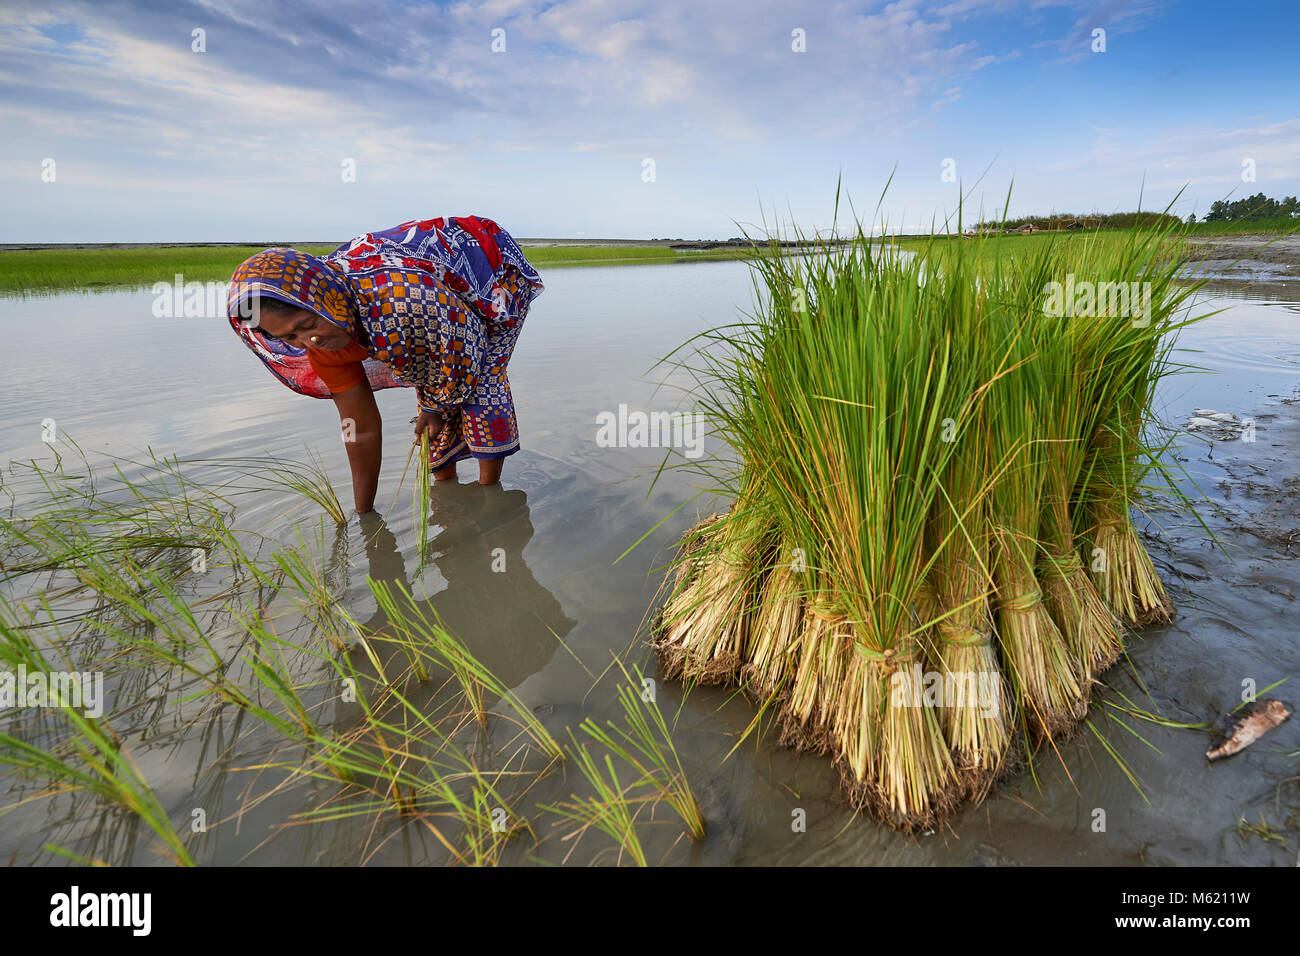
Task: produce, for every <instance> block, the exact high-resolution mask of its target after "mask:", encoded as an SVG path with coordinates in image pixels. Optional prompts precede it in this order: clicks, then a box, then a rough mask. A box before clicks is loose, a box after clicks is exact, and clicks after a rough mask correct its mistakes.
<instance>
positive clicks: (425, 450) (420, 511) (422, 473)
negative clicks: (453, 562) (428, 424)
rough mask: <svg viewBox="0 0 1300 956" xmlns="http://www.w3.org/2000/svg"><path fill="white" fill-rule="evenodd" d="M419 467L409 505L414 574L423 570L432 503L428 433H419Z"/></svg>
mask: <svg viewBox="0 0 1300 956" xmlns="http://www.w3.org/2000/svg"><path fill="white" fill-rule="evenodd" d="M419 448H420V465H419V468H418V469H417V472H416V481H415V489H414V498H413V500H412V503H411V511H412V517H413V518H414V519H415V540H416V542H417V543H418V547H419V549H420V550H419V555H420V560H419V565H418V566H417V568H416V572H415V573H416V574H419V573H420V571H422V570H423V569H424V560H425V556H426V555H427V554H428V551H429V509H430V508H431V507H432V502H431V501H430V499H429V494H430V483H431V482H432V481H433V472H432V471H431V470H430V468H429V433H428V432H427V431H426V432H421V433H420V445H419Z"/></svg>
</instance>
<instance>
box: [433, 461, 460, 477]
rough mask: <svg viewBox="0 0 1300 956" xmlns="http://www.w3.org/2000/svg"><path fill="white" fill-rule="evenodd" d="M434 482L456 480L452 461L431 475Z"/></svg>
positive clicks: (454, 464) (454, 466)
mask: <svg viewBox="0 0 1300 956" xmlns="http://www.w3.org/2000/svg"><path fill="white" fill-rule="evenodd" d="M433 480H434V481H455V480H456V463H455V462H454V461H453V462H452V463H451V464H450V465H446V466H445V467H442V468H439V469H438V470H437V471H435V472H434V473H433Z"/></svg>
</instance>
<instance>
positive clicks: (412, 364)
mask: <svg viewBox="0 0 1300 956" xmlns="http://www.w3.org/2000/svg"><path fill="white" fill-rule="evenodd" d="M541 291H542V280H541V277H540V276H539V275H538V274H537V271H536V270H535V269H533V267H532V266H531V265H530V264H529V263H528V260H527V259H525V258H524V254H523V252H522V251H521V250H520V248H519V246H518V245H516V244H515V241H514V239H512V238H511V236H510V234H509V233H508V232H506V231H505V230H503V229H502V228H501V227H500V226H498V225H497V224H496V223H495V222H493V221H492V220H490V219H481V218H479V217H476V216H459V217H452V218H449V219H442V218H439V219H426V220H419V221H416V220H413V221H411V222H406V223H402V224H401V225H400V226H394V227H393V228H392V229H385V230H383V231H380V232H373V233H368V234H366V235H364V236H360V237H358V238H356V239H353V240H352V241H351V242H349V243H346V244H345V245H343V246H340V247H339V248H338V249H336V250H334V251H333V252H331V253H330V254H329V255H326V256H322V257H320V258H317V257H316V256H311V255H307V254H306V253H303V252H298V251H297V250H294V249H279V248H277V249H267V250H266V251H264V252H260V253H258V254H257V255H255V256H253V257H251V258H250V259H248V260H246V261H245V262H244V263H243V264H242V265H240V266H239V268H238V269H236V270H235V274H234V276H233V277H232V279H231V285H230V294H229V297H228V299H227V314H228V318H229V320H230V323H231V326H232V327H233V328H234V330H235V331H236V332H237V333H238V334H239V336H240V337H241V338H242V339H243V340H244V344H245V345H247V346H248V347H249V348H250V349H252V350H253V352H254V353H255V354H256V355H257V357H258V358H260V359H261V360H262V362H263V363H264V364H265V365H266V367H267V368H268V369H270V370H271V372H272V373H273V374H274V375H275V376H276V378H278V379H279V380H280V381H281V382H283V383H284V384H285V385H287V386H288V387H290V388H292V389H294V390H295V391H297V392H299V393H301V394H304V395H311V396H312V397H315V398H326V397H331V398H333V399H334V403H335V405H337V407H338V412H339V418H340V419H341V420H342V421H343V422H344V424H345V429H344V439H345V442H346V448H347V453H348V463H349V464H350V465H351V468H352V489H353V496H354V498H355V504H356V510H357V513H358V514H364V513H366V512H368V511H370V510H371V509H372V508H373V507H374V500H375V491H376V488H377V486H378V483H379V466H380V460H381V422H380V417H379V408H378V406H377V405H376V404H375V398H374V395H373V390H374V389H377V388H390V387H393V386H398V385H410V386H414V387H415V389H416V392H417V395H418V398H419V415H418V416H417V418H416V425H415V434H416V436H417V437H418V436H420V435H421V434H423V433H424V432H426V431H427V432H428V433H429V437H430V452H429V464H430V465H431V466H432V468H433V471H434V477H435V479H437V480H438V481H448V480H451V479H454V478H455V477H456V462H458V461H460V460H461V459H463V458H469V457H473V458H475V459H477V460H478V466H479V483H480V484H494V483H495V482H496V481H498V480H499V478H500V476H501V466H502V463H503V462H504V460H505V458H506V456H508V455H513V454H514V453H515V452H516V451H518V450H519V426H518V423H517V421H516V419H515V409H514V401H513V399H512V397H511V394H510V381H509V378H508V377H507V374H506V365H507V364H508V363H509V361H510V356H511V353H512V352H513V351H514V347H515V343H516V341H517V340H518V338H519V333H520V330H521V329H522V328H523V322H524V318H525V316H526V315H527V314H528V308H529V305H530V304H531V303H532V300H533V299H535V298H536V297H537V296H538V295H540V294H541ZM349 422H351V427H350V428H348V427H347V423H349Z"/></svg>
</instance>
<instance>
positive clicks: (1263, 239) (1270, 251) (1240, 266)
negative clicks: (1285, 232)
mask: <svg viewBox="0 0 1300 956" xmlns="http://www.w3.org/2000/svg"><path fill="white" fill-rule="evenodd" d="M1188 241H1189V242H1190V243H1191V248H1190V250H1189V252H1188V253H1187V254H1186V255H1185V256H1184V258H1185V260H1186V261H1188V262H1193V263H1195V262H1203V263H1204V264H1203V266H1202V268H1201V269H1200V270H1199V271H1200V273H1201V274H1205V275H1213V276H1217V277H1221V278H1225V279H1236V280H1241V281H1249V282H1261V281H1263V282H1268V281H1273V282H1277V281H1284V280H1287V279H1300V236H1296V235H1292V236H1276V235H1244V236H1193V237H1191V238H1190V239H1189V240H1188Z"/></svg>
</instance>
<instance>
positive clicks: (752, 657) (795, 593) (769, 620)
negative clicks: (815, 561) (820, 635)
mask: <svg viewBox="0 0 1300 956" xmlns="http://www.w3.org/2000/svg"><path fill="white" fill-rule="evenodd" d="M773 560H774V563H773V566H772V567H771V569H770V570H769V571H768V573H767V575H766V577H765V578H764V580H763V587H762V590H761V591H760V592H759V599H758V606H757V608H756V609H755V614H754V622H753V628H752V631H751V633H750V642H749V647H748V652H747V654H746V662H745V663H744V664H743V665H742V666H741V670H740V678H741V681H742V683H743V684H744V686H745V688H746V689H747V690H748V691H749V693H750V694H751V695H753V696H754V697H757V698H770V697H771V696H773V695H774V694H776V693H777V692H778V691H779V690H780V688H782V687H784V686H785V685H786V683H787V682H788V681H790V680H791V679H792V678H793V676H794V674H793V670H792V668H791V666H790V662H791V659H792V655H791V650H792V646H793V643H794V640H795V638H796V637H797V635H798V634H799V633H800V632H801V631H802V629H803V619H804V614H805V607H806V605H805V602H804V598H803V581H802V579H803V578H804V577H805V576H806V575H807V573H808V569H807V561H806V557H805V556H804V551H803V549H801V548H796V547H793V546H791V545H789V544H786V545H782V546H780V547H778V548H777V549H776V551H775V552H774V554H773Z"/></svg>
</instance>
